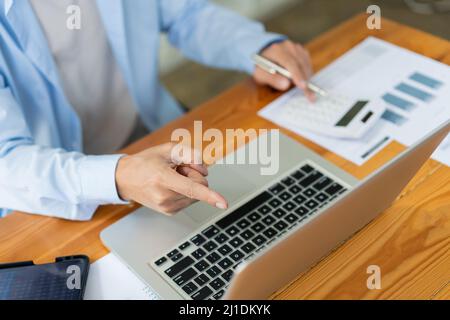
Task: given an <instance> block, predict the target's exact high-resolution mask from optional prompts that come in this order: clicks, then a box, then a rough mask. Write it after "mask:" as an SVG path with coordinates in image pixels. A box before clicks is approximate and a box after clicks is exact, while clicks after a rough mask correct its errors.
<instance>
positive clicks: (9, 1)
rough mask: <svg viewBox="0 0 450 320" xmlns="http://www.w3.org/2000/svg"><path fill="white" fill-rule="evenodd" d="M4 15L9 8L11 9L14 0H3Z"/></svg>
mask: <svg viewBox="0 0 450 320" xmlns="http://www.w3.org/2000/svg"><path fill="white" fill-rule="evenodd" d="M4 4H5V16H6V15H7V14H8V12H9V10H11V7H12V6H13V4H14V0H5V3H4Z"/></svg>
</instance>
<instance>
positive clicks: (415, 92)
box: [395, 82, 433, 102]
mask: <svg viewBox="0 0 450 320" xmlns="http://www.w3.org/2000/svg"><path fill="white" fill-rule="evenodd" d="M395 89H397V90H398V91H401V92H403V93H406V94H408V95H410V96H412V97H414V98H417V99H419V100H422V101H424V102H428V101H430V100H431V99H433V95H432V94H430V93H428V92H425V91H423V90H421V89H418V88H416V87H413V86H411V85H409V84H406V83H404V82H402V83H400V84H399V85H397V86H396V87H395Z"/></svg>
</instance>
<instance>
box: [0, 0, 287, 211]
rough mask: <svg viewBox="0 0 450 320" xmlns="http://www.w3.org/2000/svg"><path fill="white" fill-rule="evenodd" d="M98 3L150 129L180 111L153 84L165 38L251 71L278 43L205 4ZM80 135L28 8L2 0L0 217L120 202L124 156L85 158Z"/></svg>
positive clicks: (204, 58)
mask: <svg viewBox="0 0 450 320" xmlns="http://www.w3.org/2000/svg"><path fill="white" fill-rule="evenodd" d="M97 5H98V8H99V12H100V15H101V17H102V21H103V24H104V26H105V30H106V33H107V37H108V40H109V41H110V43H111V47H112V49H113V52H114V55H115V57H116V60H117V62H118V64H119V67H120V69H121V71H122V73H123V76H124V79H125V81H126V83H127V86H128V88H129V91H130V95H131V96H132V98H133V100H134V104H135V105H136V107H137V109H138V112H139V114H140V115H141V117H142V119H143V121H144V122H145V124H146V126H147V127H148V128H149V129H152V130H153V129H156V128H158V127H160V126H162V125H164V124H165V123H167V122H168V121H171V120H173V119H175V118H177V117H178V116H180V115H181V114H182V111H181V110H180V108H179V106H178V104H177V103H176V101H175V100H174V99H173V98H172V96H171V95H170V94H169V93H168V92H167V91H166V90H165V88H164V87H163V86H162V85H161V84H160V82H159V80H158V50H159V39H160V38H159V35H160V33H161V32H164V33H167V34H168V37H169V40H170V42H171V43H172V45H174V46H175V47H177V48H178V49H179V50H180V51H181V52H182V53H183V54H184V55H185V56H187V57H188V58H191V59H193V60H196V61H198V62H201V63H203V64H207V65H210V66H215V67H221V68H229V69H236V70H242V71H246V72H249V73H251V72H253V68H254V66H253V64H252V62H251V55H252V53H255V52H258V51H259V50H260V49H262V48H263V47H265V46H266V45H268V44H269V43H271V42H274V41H277V40H280V39H282V38H283V37H282V36H280V35H277V34H270V33H266V32H265V31H264V28H263V26H262V25H261V24H259V23H256V22H253V21H250V20H247V19H245V18H243V17H241V16H239V15H237V14H234V13H233V12H230V11H228V10H226V9H223V8H221V7H218V6H216V5H213V4H210V3H208V2H207V1H203V0H160V1H158V0H97ZM193 77H195V75H193ZM193 81H195V79H193ZM81 134H82V130H81V124H80V120H79V118H78V116H77V114H76V113H75V111H74V109H73V108H72V106H71V105H70V104H69V102H68V100H67V98H66V97H65V95H64V92H63V89H62V85H61V82H60V79H59V78H58V71H57V69H56V67H55V63H54V61H53V58H52V55H51V52H50V50H49V48H48V44H47V40H46V38H45V35H44V34H43V32H42V30H41V28H40V25H39V22H38V20H37V18H36V16H35V14H34V11H33V10H32V7H31V5H30V4H29V2H28V1H27V0H0V208H3V209H0V214H2V215H4V214H6V213H7V212H9V211H11V210H20V211H25V212H30V213H35V214H45V215H50V216H55V217H60V218H65V219H73V220H88V219H90V218H91V217H92V215H93V213H94V212H95V210H96V208H97V207H98V206H99V205H102V204H120V203H123V201H122V200H121V199H120V198H119V196H118V194H117V189H116V185H115V170H116V165H117V162H118V160H119V158H120V157H121V155H104V156H89V155H84V154H83V153H82V152H83V147H82V136H81Z"/></svg>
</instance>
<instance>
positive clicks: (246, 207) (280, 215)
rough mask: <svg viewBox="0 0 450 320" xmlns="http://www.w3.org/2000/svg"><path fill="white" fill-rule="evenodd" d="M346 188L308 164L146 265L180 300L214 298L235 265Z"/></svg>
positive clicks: (224, 287)
mask: <svg viewBox="0 0 450 320" xmlns="http://www.w3.org/2000/svg"><path fill="white" fill-rule="evenodd" d="M346 190H347V189H346V188H345V187H344V186H342V185H341V184H339V183H338V182H336V181H334V180H333V179H332V178H330V177H329V176H327V175H325V174H323V173H322V172H321V171H320V170H318V169H316V168H314V167H313V166H312V165H310V164H306V165H303V166H302V167H301V168H300V169H298V170H295V171H294V172H293V173H292V174H290V175H288V176H287V177H284V178H282V179H280V181H278V182H277V183H275V184H274V185H273V186H272V187H270V188H268V189H267V190H265V191H263V192H261V193H260V194H258V195H257V196H255V197H254V198H252V199H251V200H249V201H248V202H247V203H245V204H243V205H242V206H241V207H239V208H237V209H236V210H234V211H232V212H231V213H229V214H227V215H226V216H224V217H222V218H220V219H219V220H217V221H215V222H210V223H209V224H210V225H209V226H208V227H206V228H204V230H203V231H201V232H199V233H198V234H195V235H194V236H191V237H190V238H189V240H185V241H183V242H181V243H179V244H178V245H177V246H176V247H175V248H173V249H172V250H170V251H168V252H167V253H166V254H165V255H164V256H162V257H160V258H159V259H157V260H155V261H153V263H152V266H153V267H154V268H155V270H157V272H159V273H160V274H161V275H163V277H165V278H170V280H169V282H171V285H172V286H173V287H174V288H176V290H177V291H178V292H179V293H181V294H182V295H183V296H185V297H186V298H192V299H194V300H205V299H220V298H221V297H222V296H223V295H224V293H225V289H226V288H227V286H228V284H229V283H230V280H231V278H232V276H233V272H234V270H235V269H236V267H237V266H238V265H239V264H240V263H242V262H243V261H245V260H247V259H249V258H250V257H252V256H253V255H254V254H255V253H257V252H259V251H260V250H262V249H263V248H264V247H266V246H267V245H268V244H269V243H271V242H272V241H274V240H275V239H277V238H278V237H280V236H281V235H283V234H284V233H286V232H287V231H288V230H290V229H292V228H293V227H294V226H296V225H297V224H298V223H300V222H301V221H303V220H304V219H306V218H307V217H308V216H311V215H312V214H314V213H315V212H317V210H318V209H319V208H321V207H323V206H324V205H326V204H327V203H329V202H330V201H331V200H333V199H335V198H336V197H337V196H338V195H340V194H342V193H343V192H345V191H346Z"/></svg>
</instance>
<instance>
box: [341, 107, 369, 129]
mask: <svg viewBox="0 0 450 320" xmlns="http://www.w3.org/2000/svg"><path fill="white" fill-rule="evenodd" d="M367 103H369V101H357V102H356V103H355V104H354V105H353V106H352V107H351V108H350V110H348V111H347V113H346V114H345V115H344V116H343V117H342V118H341V119H340V120H339V121H338V122H337V123H336V124H335V126H336V127H346V126H347V125H348V124H349V123H350V122H352V120H353V119H354V118H355V117H356V116H357V115H358V113H359V112H361V110H362V109H363V108H364V106H365V105H366V104H367Z"/></svg>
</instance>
